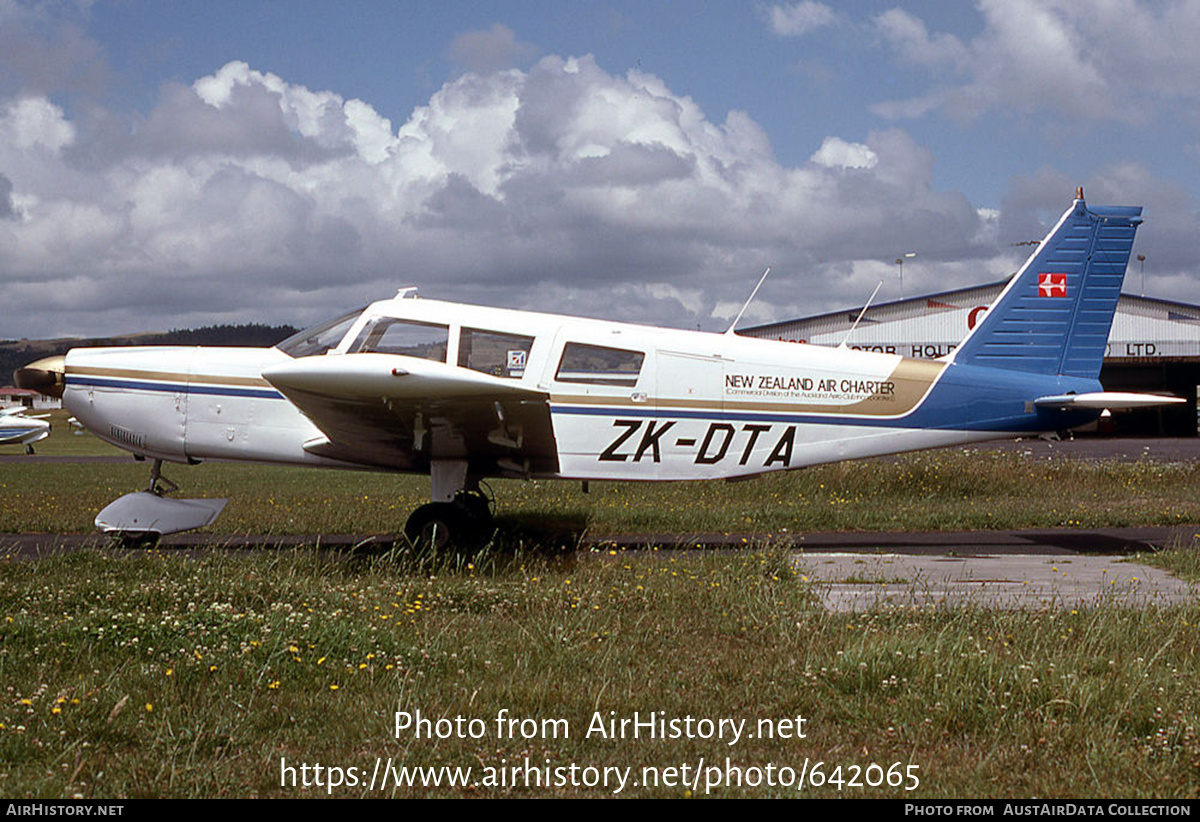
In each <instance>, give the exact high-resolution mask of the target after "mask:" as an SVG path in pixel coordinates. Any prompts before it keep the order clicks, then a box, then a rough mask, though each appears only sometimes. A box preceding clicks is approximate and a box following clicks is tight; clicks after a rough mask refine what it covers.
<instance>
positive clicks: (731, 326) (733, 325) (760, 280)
mask: <svg viewBox="0 0 1200 822" xmlns="http://www.w3.org/2000/svg"><path fill="white" fill-rule="evenodd" d="M770 273H771V266H767V270H766V271H764V272H763V275H762V276H761V277H759V278H758V285H756V286H754V290H753V291H751V292H750V298H749V299H748V300H746V304H745V305H743V306H742V310H741V311H739V312H738V313H737V316H736V317H734V318H733V322H731V323H730V324H729V328H728V329H726V331H725V333H726V334H732V333H733V329H735V328H737V324H738V320H740V319H741V318H742V315H743V314H745V313H746V309H747V308H749V307H750V303H752V302H754V295H755V294H757V293H758V289H760V288H762V284H763V282H764V281H765V280H766V279H767V275H768V274H770Z"/></svg>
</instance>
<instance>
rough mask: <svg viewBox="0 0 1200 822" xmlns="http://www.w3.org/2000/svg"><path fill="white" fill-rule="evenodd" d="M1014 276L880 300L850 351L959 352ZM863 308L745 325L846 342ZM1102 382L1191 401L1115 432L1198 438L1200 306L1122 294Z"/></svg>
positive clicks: (759, 331)
mask: <svg viewBox="0 0 1200 822" xmlns="http://www.w3.org/2000/svg"><path fill="white" fill-rule="evenodd" d="M1007 282H1008V281H1007V280H1002V281H1000V282H998V283H992V284H990V285H981V286H975V287H973V288H962V289H958V290H956V291H944V292H942V293H940V294H930V295H926V296H922V297H913V298H910V299H906V300H899V301H896V302H890V303H881V304H879V305H873V306H871V307H870V308H868V309H867V312H866V314H864V315H863V318H862V320H861V321H860V322H859V324H858V328H856V329H855V330H854V334H853V335H852V336H851V338H850V341H849V343H848V345H849V347H850V348H857V349H863V350H867V351H881V352H885V353H888V354H901V355H903V356H905V357H923V358H926V359H933V358H935V357H941V356H943V355H945V354H948V353H950V352H951V351H953V350H954V347H955V346H956V345H957V344H958V343H959V342H960V341H961V340H962V338H963V337H964V336H966V334H967V331H968V330H970V329H971V328H974V327H975V324H976V323H977V322H978V321H979V319H980V317H981V316H982V315H983V314H984V312H986V311H987V307H988V306H989V305H991V304H992V302H993V301H994V300H995V299H996V297H998V296H999V294H1000V291H1001V290H1002V289H1003V288H1004V286H1005V285H1006V284H1007ZM861 310H862V307H861V306H860V307H858V308H852V309H847V310H843V311H834V312H831V313H829V314H819V315H817V316H814V317H805V318H802V319H797V320H788V321H785V322H779V323H771V324H769V325H760V326H756V327H753V328H747V329H743V330H740V331H739V332H738V333H739V334H744V335H746V336H749V337H763V338H766V339H775V340H787V341H790V342H807V343H813V344H816V345H831V346H834V345H839V344H840V343H841V342H842V340H843V339H845V338H846V334H847V333H848V332H849V331H850V328H851V326H853V325H854V320H855V319H856V318H857V317H858V314H859V312H860V311H861ZM1100 380H1101V382H1103V383H1104V388H1105V390H1108V391H1148V392H1168V393H1171V394H1175V395H1176V396H1180V397H1186V398H1187V400H1188V402H1187V404H1186V405H1181V406H1174V407H1170V408H1159V409H1145V410H1141V411H1136V412H1121V413H1119V414H1116V415H1114V416H1113V417H1112V418H1111V420H1105V421H1104V430H1105V432H1107V433H1115V434H1122V435H1139V434H1140V435H1151V436H1172V437H1194V436H1196V423H1197V417H1196V386H1197V384H1198V383H1200V306H1195V305H1189V304H1187V303H1177V302H1172V301H1170V300H1160V299H1155V298H1153V297H1137V296H1134V295H1132V294H1122V295H1121V299H1120V301H1119V302H1118V303H1117V313H1116V317H1115V318H1114V319H1113V326H1112V331H1111V332H1110V333H1109V337H1108V351H1107V353H1106V354H1105V357H1104V367H1103V369H1102V370H1101V372H1100Z"/></svg>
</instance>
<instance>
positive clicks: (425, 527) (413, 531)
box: [404, 502, 466, 553]
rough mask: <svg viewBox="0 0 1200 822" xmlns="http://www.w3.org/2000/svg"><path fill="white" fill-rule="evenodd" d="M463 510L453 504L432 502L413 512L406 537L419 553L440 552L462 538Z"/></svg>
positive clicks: (405, 526) (405, 533) (406, 525)
mask: <svg viewBox="0 0 1200 822" xmlns="http://www.w3.org/2000/svg"><path fill="white" fill-rule="evenodd" d="M465 519H466V517H465V516H464V514H463V512H462V510H461V509H460V508H459V507H458V506H456V505H455V504H454V503H451V502H430V503H428V504H426V505H422V506H421V507H420V508H418V509H417V510H415V511H413V512H412V516H410V517H409V518H408V522H407V523H405V525H404V535H405V536H407V537H408V541H409V542H411V543H412V544H413V547H414V548H416V549H417V550H418V551H420V552H422V553H425V552H427V551H433V552H440V551H444V550H446V549H448V548H450V547H452V546H453V545H455V544H456V543H457V542H458V541H459V539H460V538H461V532H462V530H463V524H462V523H463V521H464V520H465Z"/></svg>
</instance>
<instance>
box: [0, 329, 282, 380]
mask: <svg viewBox="0 0 1200 822" xmlns="http://www.w3.org/2000/svg"><path fill="white" fill-rule="evenodd" d="M298 330H299V329H297V328H295V327H293V326H290V325H262V324H260V323H245V324H243V325H206V326H204V327H203V328H177V329H174V330H172V331H168V332H166V333H156V334H130V335H125V336H118V337H93V338H91V339H78V340H75V339H67V340H63V339H59V340H8V341H3V342H0V385H12V372H13V371H14V370H16V369H18V368H20V367H21V366H23V365H28V364H29V363H30V362H32V361H33V360H36V359H40V358H42V357H50V356H53V355H54V354H65V353H66V352H67V351H69V350H70V349H72V348H91V347H98V346H106V345H225V346H246V347H249V348H261V347H267V346H271V345H274V344H275V343H277V342H280V341H281V340H284V339H286V338H287V337H290V336H291V335H292V334H295V333H296V332H297V331H298Z"/></svg>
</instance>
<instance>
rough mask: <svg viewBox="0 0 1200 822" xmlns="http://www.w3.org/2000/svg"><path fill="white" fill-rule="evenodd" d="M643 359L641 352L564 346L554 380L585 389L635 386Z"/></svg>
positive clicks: (572, 344) (570, 344)
mask: <svg viewBox="0 0 1200 822" xmlns="http://www.w3.org/2000/svg"><path fill="white" fill-rule="evenodd" d="M645 359H646V355H645V354H644V353H642V352H641V351H628V350H626V349H624V348H607V347H605V346H601V345H587V344H585V343H567V344H566V346H565V347H564V348H563V354H562V359H561V360H559V361H558V371H557V372H556V373H555V375H554V378H555V379H556V380H558V381H559V382H577V383H585V384H587V385H614V386H634V385H637V380H638V375H639V374H641V372H642V362H643V360H645Z"/></svg>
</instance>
